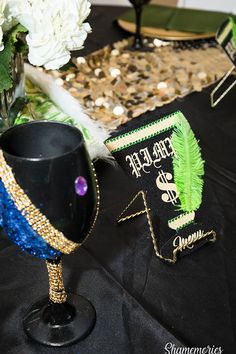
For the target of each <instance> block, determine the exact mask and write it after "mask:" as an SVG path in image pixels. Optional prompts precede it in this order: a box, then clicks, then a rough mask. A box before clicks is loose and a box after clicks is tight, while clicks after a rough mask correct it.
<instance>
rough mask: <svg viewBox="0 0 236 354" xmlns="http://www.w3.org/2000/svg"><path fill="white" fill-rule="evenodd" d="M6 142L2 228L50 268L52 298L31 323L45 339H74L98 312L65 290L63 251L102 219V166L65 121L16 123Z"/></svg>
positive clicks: (0, 166) (0, 159)
mask: <svg viewBox="0 0 236 354" xmlns="http://www.w3.org/2000/svg"><path fill="white" fill-rule="evenodd" d="M0 148H1V150H0V177H1V179H0V194H1V195H3V198H2V199H3V200H2V209H3V210H2V224H3V229H4V231H5V232H6V233H7V234H8V236H9V237H10V239H11V240H12V241H13V242H15V243H16V244H17V245H18V246H19V247H20V248H21V249H22V250H23V251H26V252H28V253H29V254H31V255H33V256H35V257H38V258H41V259H45V260H46V261H47V269H48V273H49V299H48V297H45V298H43V299H41V300H39V301H38V302H37V303H36V304H34V305H33V306H32V307H31V309H30V310H29V311H28V313H27V314H26V316H25V318H24V320H23V324H24V329H25V331H26V333H27V334H28V335H29V336H30V337H31V338H33V339H34V340H36V341H38V342H39V343H42V344H46V345H50V346H58V347H59V346H66V345H69V344H71V343H74V342H75V341H78V340H81V339H82V338H84V337H85V336H86V335H88V334H89V332H90V331H91V329H92V328H93V326H94V324H95V319H96V314H95V310H94V308H93V306H92V304H91V303H90V302H89V301H88V300H87V299H85V298H83V297H81V296H78V295H72V294H66V292H65V288H64V284H63V279H62V266H61V256H62V255H63V254H70V253H71V252H73V251H75V250H76V249H78V248H79V247H80V246H81V244H82V243H83V242H84V241H85V239H86V238H87V237H88V236H89V235H90V233H91V231H92V228H93V226H94V223H95V221H96V218H97V214H98V206H99V190H98V185H97V180H96V175H95V170H94V168H93V165H92V162H91V161H90V158H89V155H88V153H87V150H86V146H85V143H84V139H83V136H82V134H81V132H80V131H79V130H78V129H76V128H74V127H71V126H69V125H66V124H63V123H56V122H45V121H36V122H31V123H27V124H22V125H19V126H15V127H13V128H11V129H9V130H7V131H6V132H5V133H3V135H2V136H1V137H0ZM12 216H13V217H12ZM59 333H60V335H59Z"/></svg>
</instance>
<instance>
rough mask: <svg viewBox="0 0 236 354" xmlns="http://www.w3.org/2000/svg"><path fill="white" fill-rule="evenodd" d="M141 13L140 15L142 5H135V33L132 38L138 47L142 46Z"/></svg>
mask: <svg viewBox="0 0 236 354" xmlns="http://www.w3.org/2000/svg"><path fill="white" fill-rule="evenodd" d="M141 15H142V6H135V16H136V33H135V39H134V47H135V48H140V47H142V46H143V41H142V36H141Z"/></svg>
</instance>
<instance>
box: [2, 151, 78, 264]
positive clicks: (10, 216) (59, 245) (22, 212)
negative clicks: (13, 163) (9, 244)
mask: <svg viewBox="0 0 236 354" xmlns="http://www.w3.org/2000/svg"><path fill="white" fill-rule="evenodd" d="M0 182H1V183H0V198H1V204H0V226H2V227H3V228H4V230H5V231H6V233H7V234H8V235H9V237H10V239H11V240H12V241H13V242H15V243H16V244H17V245H18V246H20V247H21V248H22V249H23V250H25V251H27V252H28V253H30V254H32V255H34V256H37V257H39V258H44V259H45V258H55V257H58V256H59V255H60V254H61V253H65V254H69V253H71V252H73V251H74V250H76V249H77V248H79V247H80V245H81V244H79V243H75V242H73V241H71V240H69V239H67V238H66V237H65V236H64V234H63V233H62V232H60V231H59V230H57V229H55V228H54V227H53V226H52V225H51V223H50V221H49V220H48V219H47V218H46V216H45V215H43V214H42V213H41V212H40V210H39V209H37V208H36V207H35V206H34V205H33V203H32V202H31V201H30V199H29V198H28V196H27V195H26V194H25V193H24V191H23V189H21V187H20V186H19V185H18V183H17V182H16V180H15V177H14V175H13V173H12V170H11V168H10V166H8V164H7V163H6V161H5V159H4V156H3V153H2V151H1V150H0Z"/></svg>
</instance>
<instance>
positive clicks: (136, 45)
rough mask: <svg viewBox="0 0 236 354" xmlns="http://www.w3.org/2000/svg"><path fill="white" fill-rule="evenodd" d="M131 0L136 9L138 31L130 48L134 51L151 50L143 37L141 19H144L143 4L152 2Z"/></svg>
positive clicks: (148, 0)
mask: <svg viewBox="0 0 236 354" xmlns="http://www.w3.org/2000/svg"><path fill="white" fill-rule="evenodd" d="M129 2H130V3H131V4H132V5H133V7H134V11H135V22H136V31H135V35H134V42H133V44H132V46H130V47H128V48H127V49H129V50H134V51H136V50H137V51H145V52H146V51H151V50H152V49H151V48H150V47H147V46H145V45H144V43H143V38H142V35H141V19H142V11H143V6H144V5H145V4H147V3H149V2H150V0H129Z"/></svg>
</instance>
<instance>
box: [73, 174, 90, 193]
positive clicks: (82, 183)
mask: <svg viewBox="0 0 236 354" xmlns="http://www.w3.org/2000/svg"><path fill="white" fill-rule="evenodd" d="M87 191H88V183H87V181H86V179H85V178H84V177H83V176H79V177H77V178H76V180H75V192H76V194H78V195H80V196H84V195H85V194H86V193H87Z"/></svg>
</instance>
